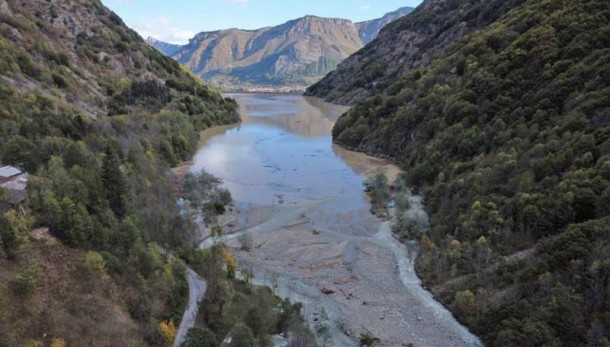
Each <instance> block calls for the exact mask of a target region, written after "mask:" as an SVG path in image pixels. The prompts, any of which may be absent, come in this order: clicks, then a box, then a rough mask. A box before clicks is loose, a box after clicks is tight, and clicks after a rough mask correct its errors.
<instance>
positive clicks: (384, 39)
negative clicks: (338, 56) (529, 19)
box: [305, 0, 524, 105]
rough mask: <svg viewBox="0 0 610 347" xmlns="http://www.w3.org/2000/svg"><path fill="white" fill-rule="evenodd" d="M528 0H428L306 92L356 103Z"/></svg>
mask: <svg viewBox="0 0 610 347" xmlns="http://www.w3.org/2000/svg"><path fill="white" fill-rule="evenodd" d="M523 1H524V0H508V1H507V0H467V1H447V0H425V1H424V2H423V3H422V4H421V5H420V6H418V7H417V8H416V9H415V10H414V11H413V12H412V13H410V14H409V15H407V16H404V17H402V18H400V19H397V20H396V21H395V22H392V23H390V24H389V25H387V26H386V27H385V28H384V29H383V30H382V31H381V32H380V33H379V35H378V36H377V38H376V39H375V40H373V41H372V42H371V43H369V44H367V45H366V46H365V47H364V48H362V49H360V50H359V51H358V52H356V53H354V54H353V55H351V56H350V57H349V58H347V59H346V60H345V61H343V62H342V63H341V64H339V66H338V67H337V69H336V70H334V71H332V72H331V73H329V74H328V75H327V76H326V77H324V78H323V79H322V80H320V81H319V82H317V83H316V84H314V85H312V86H310V87H309V88H307V91H306V93H305V94H306V95H309V96H315V97H319V98H323V99H325V100H326V101H329V102H332V103H336V104H342V105H355V104H357V103H358V102H361V101H362V100H363V99H364V98H366V97H369V96H371V95H374V94H375V93H379V92H383V91H384V90H385V89H386V88H387V87H388V86H389V85H391V84H392V83H394V81H395V80H396V79H397V78H398V77H401V76H403V75H405V74H406V73H408V72H409V71H411V70H412V69H416V68H419V67H423V66H426V65H427V64H428V62H429V61H430V59H432V58H433V57H434V56H435V55H437V54H441V53H443V52H444V51H445V50H446V49H447V47H449V46H450V45H451V44H452V43H454V42H455V41H457V40H458V39H459V38H461V37H462V36H464V35H466V34H467V33H469V32H472V31H474V30H477V29H480V28H483V27H485V26H487V25H489V24H490V23H492V22H493V21H495V20H496V19H498V18H499V17H501V16H502V15H503V14H505V13H506V12H507V11H508V10H510V9H511V8H513V7H514V6H515V5H518V4H520V3H523Z"/></svg>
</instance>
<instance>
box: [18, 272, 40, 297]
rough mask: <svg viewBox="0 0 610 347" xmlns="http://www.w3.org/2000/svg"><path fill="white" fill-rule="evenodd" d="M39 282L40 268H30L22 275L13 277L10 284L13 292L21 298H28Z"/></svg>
mask: <svg viewBox="0 0 610 347" xmlns="http://www.w3.org/2000/svg"><path fill="white" fill-rule="evenodd" d="M39 281H40V268H39V267H38V266H30V267H29V268H27V269H26V270H25V271H23V272H22V273H20V274H18V275H17V276H15V279H14V280H13V282H12V287H13V292H14V293H15V294H17V295H19V296H22V297H28V296H30V295H32V294H33V293H34V291H35V290H36V288H37V287H38V282H39Z"/></svg>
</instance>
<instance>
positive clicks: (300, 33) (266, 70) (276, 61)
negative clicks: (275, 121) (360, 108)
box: [149, 7, 412, 89]
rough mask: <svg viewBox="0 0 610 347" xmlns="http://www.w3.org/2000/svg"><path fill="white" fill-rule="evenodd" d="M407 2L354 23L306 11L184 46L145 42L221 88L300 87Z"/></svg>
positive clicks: (370, 35) (360, 43)
mask: <svg viewBox="0 0 610 347" xmlns="http://www.w3.org/2000/svg"><path fill="white" fill-rule="evenodd" d="M411 10H412V8H410V7H404V8H401V9H398V10H396V11H394V12H390V13H388V14H386V15H385V16H383V17H382V18H379V19H374V20H371V21H367V22H362V23H356V24H354V23H352V22H351V21H349V20H345V19H336V18H320V17H315V16H306V17H303V18H299V19H295V20H292V21H289V22H287V23H284V24H282V25H279V26H276V27H268V28H262V29H259V30H241V29H228V30H220V31H213V32H202V33H199V34H197V35H196V36H195V37H194V38H193V39H191V40H190V42H189V44H188V45H185V46H181V47H178V49H176V47H175V46H174V45H169V44H166V43H163V42H160V41H157V40H154V39H153V40H149V43H150V44H151V45H153V46H154V47H156V48H157V49H159V50H160V51H161V52H163V53H164V54H166V55H168V56H171V57H173V58H174V59H176V60H177V61H179V62H181V63H183V64H185V65H186V66H188V67H189V68H190V69H191V70H192V71H193V72H194V73H196V74H197V75H199V76H201V77H202V78H203V79H205V80H206V81H209V82H211V83H213V84H218V85H221V86H223V87H225V88H231V87H239V86H242V87H243V86H276V87H282V86H290V87H292V88H298V89H304V88H305V87H306V86H307V85H310V84H311V83H313V82H315V81H317V80H318V79H320V78H321V77H322V76H324V75H326V74H327V73H328V72H330V71H332V70H333V69H334V68H336V66H337V64H338V63H339V62H341V61H342V60H344V59H345V58H347V57H348V56H349V55H350V54H352V53H354V52H355V51H356V50H358V49H360V48H361V47H362V46H363V45H364V44H363V42H368V41H370V40H371V39H373V38H374V37H375V36H376V35H377V33H378V32H379V30H381V28H382V27H383V26H385V25H386V24H388V23H390V22H392V21H394V20H396V19H397V18H399V17H401V16H403V15H405V14H407V13H409V12H410V11H411Z"/></svg>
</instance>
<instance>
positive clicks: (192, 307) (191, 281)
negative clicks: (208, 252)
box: [174, 268, 208, 347]
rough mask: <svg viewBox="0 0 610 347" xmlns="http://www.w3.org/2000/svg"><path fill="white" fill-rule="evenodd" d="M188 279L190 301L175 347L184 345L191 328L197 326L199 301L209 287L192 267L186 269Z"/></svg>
mask: <svg viewBox="0 0 610 347" xmlns="http://www.w3.org/2000/svg"><path fill="white" fill-rule="evenodd" d="M186 280H187V282H188V286H189V301H188V304H187V306H186V309H185V310H184V314H183V315H182V321H181V322H180V327H179V328H178V333H177V334H176V339H175V340H174V347H179V346H180V345H182V343H184V340H185V339H186V334H187V333H188V331H189V329H190V328H192V327H193V326H195V321H196V320H197V312H199V303H200V302H201V300H203V297H204V296H205V291H206V290H207V288H208V284H207V282H206V281H205V280H204V279H203V278H201V277H200V276H199V275H198V274H197V273H196V272H195V271H193V270H191V268H187V269H186Z"/></svg>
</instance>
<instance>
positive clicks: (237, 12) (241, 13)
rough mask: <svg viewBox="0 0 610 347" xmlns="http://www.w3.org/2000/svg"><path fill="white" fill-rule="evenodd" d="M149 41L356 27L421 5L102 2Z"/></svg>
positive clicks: (385, 1) (400, 1) (287, 0)
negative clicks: (323, 20) (287, 26)
mask: <svg viewBox="0 0 610 347" xmlns="http://www.w3.org/2000/svg"><path fill="white" fill-rule="evenodd" d="M102 2H103V3H104V5H106V6H108V7H109V8H110V9H111V10H113V11H114V12H116V13H117V14H118V15H119V16H121V17H122V18H123V20H124V21H125V23H126V24H127V25H128V26H130V27H131V28H132V29H135V30H136V31H138V32H139V33H140V35H142V36H143V37H144V38H146V37H148V36H152V37H154V38H156V39H159V40H162V41H166V42H172V43H186V42H187V41H188V39H189V38H191V37H193V36H194V35H195V34H196V33H198V32H201V31H212V30H218V29H228V28H241V29H258V28H262V27H265V26H273V25H277V24H281V23H284V22H286V21H288V20H291V19H295V18H299V17H303V16H305V15H316V16H320V17H338V18H346V19H351V20H353V21H355V22H359V21H365V20H369V19H374V18H379V17H381V16H383V15H384V14H385V13H387V12H391V11H394V10H396V9H398V8H400V7H404V6H411V7H415V6H417V5H418V4H419V3H421V0H102Z"/></svg>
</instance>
